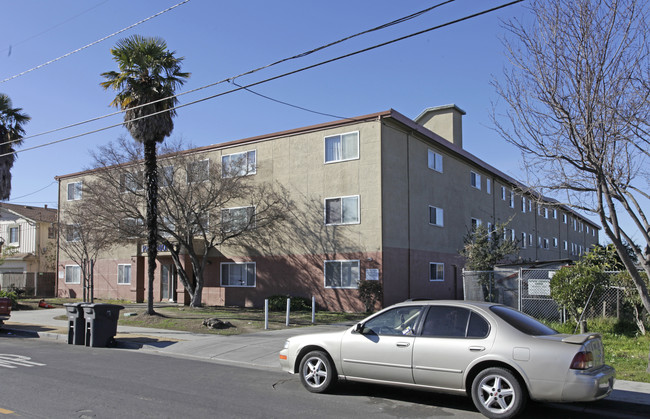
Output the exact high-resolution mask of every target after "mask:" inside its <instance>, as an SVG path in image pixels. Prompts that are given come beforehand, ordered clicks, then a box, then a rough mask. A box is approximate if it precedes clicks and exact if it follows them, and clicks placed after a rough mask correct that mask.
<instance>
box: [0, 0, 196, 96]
mask: <svg viewBox="0 0 650 419" xmlns="http://www.w3.org/2000/svg"><path fill="white" fill-rule="evenodd" d="M188 1H190V0H183V1H182V2H180V3H178V4H175V5H173V6H172V7H169V8H167V9H165V10H162V11H160V12H158V13H156V14H155V15H152V16H149V17H148V18H146V19H142V20H141V21H139V22H136V23H134V24H133V25H130V26H127V27H126V28H123V29H120V30H119V31H117V32H113V33H112V34H110V35H107V36H105V37H103V38H101V39H98V40H96V41H95V42H91V43H90V44H88V45H84V46H83V47H81V48H77V49H76V50H74V51H70V52H68V53H67V54H64V55H62V56H60V57H58V58H55V59H53V60H50V61H48V62H46V63H43V64H41V65H37V66H36V67H32V68H30V69H29V70H25V71H23V72H22V73H18V74H16V75H13V76H11V77H7V78H6V79H4V80H0V83H4V82H7V81H9V80H13V79H15V78H16V77H20V76H24V75H25V74H27V73H31V72H32V71H34V70H38V69H39V68H43V67H45V66H47V65H50V64H52V63H55V62H57V61H59V60H62V59H64V58H66V57H69V56H71V55H72V54H76V53H77V52H79V51H82V50H84V49H86V48H88V47H92V46H93V45H97V44H99V43H100V42H102V41H105V40H107V39H109V38H112V37H114V36H115V35H119V34H121V33H122V32H124V31H127V30H129V29H131V28H134V27H136V26H138V25H140V24H142V23H144V22H146V21H148V20H151V19H153V18H155V17H158V16H160V15H162V14H163V13H167V12H169V11H170V10H172V9H175V8H177V7H178V6H181V5H183V4H185V3H187V2H188Z"/></svg>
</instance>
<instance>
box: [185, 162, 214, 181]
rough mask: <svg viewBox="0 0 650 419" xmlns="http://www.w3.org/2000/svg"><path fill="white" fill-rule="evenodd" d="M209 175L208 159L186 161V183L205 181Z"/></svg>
mask: <svg viewBox="0 0 650 419" xmlns="http://www.w3.org/2000/svg"><path fill="white" fill-rule="evenodd" d="M209 176H210V160H199V161H195V162H191V163H188V165H187V183H199V182H205V181H207V180H208V178H209Z"/></svg>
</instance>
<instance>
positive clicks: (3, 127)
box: [0, 93, 31, 200]
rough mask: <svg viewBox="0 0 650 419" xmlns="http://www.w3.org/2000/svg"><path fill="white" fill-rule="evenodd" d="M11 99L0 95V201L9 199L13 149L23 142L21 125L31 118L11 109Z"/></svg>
mask: <svg viewBox="0 0 650 419" xmlns="http://www.w3.org/2000/svg"><path fill="white" fill-rule="evenodd" d="M11 106H12V105H11V99H9V96H7V95H5V94H4V93H0V199H1V200H5V199H9V195H11V168H12V167H13V166H14V162H15V161H16V155H15V154H14V152H15V151H16V150H15V148H14V147H16V146H19V145H20V144H21V143H22V142H23V140H22V138H23V135H24V134H25V130H24V129H23V124H25V123H27V122H28V121H29V120H30V119H31V118H30V117H29V116H28V115H27V114H24V113H22V112H21V111H22V109H21V108H12V107H11Z"/></svg>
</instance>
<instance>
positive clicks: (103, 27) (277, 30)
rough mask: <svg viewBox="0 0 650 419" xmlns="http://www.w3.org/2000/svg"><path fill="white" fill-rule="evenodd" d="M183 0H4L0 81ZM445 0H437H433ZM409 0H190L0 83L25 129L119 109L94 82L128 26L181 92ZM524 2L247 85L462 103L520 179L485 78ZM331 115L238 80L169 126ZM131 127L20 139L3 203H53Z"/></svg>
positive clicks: (406, 7)
mask: <svg viewBox="0 0 650 419" xmlns="http://www.w3.org/2000/svg"><path fill="white" fill-rule="evenodd" d="M180 1H181V0H156V1H153V0H139V1H133V0H85V1H81V0H76V1H72V0H58V1H56V2H54V1H45V0H41V1H37V0H21V1H8V0H4V1H2V2H0V11H1V13H2V16H3V24H2V25H0V80H4V79H6V78H8V77H11V76H13V75H16V74H19V73H21V72H23V71H25V70H28V69H31V68H33V67H35V66H38V65H40V64H43V63H45V62H47V61H49V60H52V59H54V58H57V57H60V56H62V55H64V54H67V53H69V52H71V51H73V50H76V49H77V48H80V47H82V46H84V45H87V44H90V43H92V42H94V41H96V40H98V39H101V38H103V37H105V36H107V35H109V34H112V33H114V32H116V31H118V30H120V29H122V28H125V27H127V26H129V25H132V24H133V23H135V22H138V21H140V20H142V19H145V18H147V17H149V16H152V15H154V14H156V13H158V12H160V11H162V10H164V9H166V8H168V7H171V6H173V5H175V4H177V3H179V2H180ZM441 1H442V0H440V2H441ZM437 2H438V1H436V2H432V1H422V0H409V1H400V2H396V1H387V0H356V1H350V0H346V1H339V0H328V1H326V2H324V1H321V2H315V1H305V0H279V1H273V2H271V1H264V0H249V1H246V2H243V1H221V0H190V1H189V2H188V3H185V4H183V5H181V6H179V7H177V8H175V9H174V10H172V11H170V12H167V13H165V14H163V15H161V16H158V17H156V18H154V19H151V20H150V21H148V22H146V23H143V24H141V25H139V26H137V27H136V28H133V29H130V30H128V31H125V32H123V33H121V34H120V35H117V36H115V37H112V38H110V39H108V40H105V41H103V42H101V43H98V44H96V45H94V46H91V47H89V48H86V49H84V50H82V51H80V52H78V53H75V54H72V55H70V56H69V57H67V58H64V59H61V60H59V61H57V62H54V63H52V64H50V65H47V66H45V67H42V68H40V69H37V70H34V71H31V72H29V73H27V74H25V75H23V76H20V77H17V78H14V79H12V80H8V81H5V82H2V83H0V92H2V93H5V94H8V95H9V97H10V98H11V99H12V100H13V104H14V106H15V107H21V108H23V109H24V111H25V112H26V113H28V114H29V115H30V116H31V117H32V121H31V122H30V123H28V124H27V125H26V131H27V134H26V135H27V136H30V135H34V134H38V133H41V132H45V131H49V130H52V129H56V128H59V127H63V126H66V125H69V124H73V123H76V122H80V121H85V120H88V119H90V118H95V117H98V116H102V115H105V114H108V113H111V112H113V111H114V109H113V108H110V107H109V103H110V102H111V100H112V98H113V97H114V93H113V92H111V91H104V90H103V89H102V88H101V87H100V86H99V83H100V82H101V81H102V78H101V77H100V73H102V72H104V71H108V70H113V69H116V65H115V63H114V62H113V61H112V58H111V55H110V52H109V50H110V48H111V47H112V46H113V45H114V44H115V42H116V41H117V40H118V39H120V38H124V37H127V36H130V35H133V34H140V35H144V36H159V37H162V38H163V39H165V40H166V41H167V44H168V46H169V48H170V49H171V50H174V51H176V53H177V56H183V57H185V61H184V65H183V69H184V70H185V71H189V72H191V73H192V77H191V78H190V79H189V81H188V82H187V83H186V85H185V86H184V87H183V88H182V90H181V92H182V91H188V90H191V89H194V88H197V87H201V86H204V85H207V84H210V83H214V82H216V81H219V80H222V79H226V78H229V77H232V76H234V75H237V74H240V73H243V72H245V71H248V70H251V69H254V68H257V67H260V66H263V65H266V64H269V63H271V62H274V61H276V60H279V59H282V58H285V57H288V56H292V55H295V54H297V53H300V52H303V51H306V50H309V49H312V48H315V47H318V46H320V45H323V44H326V43H329V42H332V41H334V40H337V39H340V38H344V37H346V36H349V35H351V34H355V33H357V32H361V31H362V30H365V29H369V28H371V27H374V26H377V25H380V24H383V23H386V22H389V21H391V20H394V19H396V18H399V17H403V16H406V15H408V14H410V13H413V12H416V11H419V10H422V9H425V8H427V7H429V6H431V5H433V4H435V3H437ZM504 3H507V0H502V1H492V0H457V1H455V2H453V3H451V4H450V5H446V6H442V7H441V8H439V9H436V10H434V11H432V12H429V13H427V14H425V15H423V16H421V17H419V18H417V19H414V20H412V21H409V22H407V23H403V24H401V25H397V26H395V27H392V28H389V29H386V30H382V31H379V32H375V33H373V34H369V35H365V36H362V37H359V38H356V39H354V40H351V41H349V42H345V43H343V44H341V45H338V46H336V47H333V48H330V49H327V50H326V51H322V52H319V53H316V54H313V55H311V56H308V57H305V58H302V59H299V60H293V61H291V62H287V63H284V64H281V65H278V66H275V67H273V68H271V69H268V70H265V71H261V72H258V73H256V74H254V75H249V76H245V77H241V78H239V79H237V82H238V83H240V84H245V83H252V82H256V81H259V80H262V79H265V78H268V77H272V76H275V75H278V74H281V73H284V72H287V71H292V70H295V69H297V68H300V67H303V66H308V65H311V64H314V63H317V62H320V61H323V60H326V59H330V58H333V57H336V56H339V55H343V54H346V53H349V52H352V51H356V50H358V49H362V48H365V47H368V46H371V45H374V44H378V43H380V42H384V41H388V40H390V39H393V38H397V37H400V36H403V35H407V34H410V33H413V32H417V31H419V30H422V29H425V28H429V27H432V26H435V25H439V24H442V23H445V22H447V21H450V20H453V19H457V18H460V17H463V16H466V15H469V14H472V13H475V12H478V11H481V10H484V9H488V8H491V7H494V6H497V5H500V4H504ZM525 13H526V12H525V9H524V7H523V6H522V4H517V5H514V6H510V7H507V8H505V9H502V10H500V11H497V12H494V13H491V14H489V15H486V16H480V17H477V18H474V19H472V20H469V21H465V22H461V23H458V24H454V25H452V26H449V27H446V28H443V29H440V30H436V31H433V32H429V33H427V34H424V35H420V36H417V37H415V38H411V39H409V40H405V41H402V42H399V43H396V44H393V45H389V46H386V47H383V48H380V49H377V50H374V51H371V52H368V53H364V54H362V55H358V56H355V57H351V58H347V59H343V60H340V61H338V62H335V63H332V64H327V65H324V66H321V67H318V68H316V69H312V70H308V71H304V72H301V73H299V74H296V75H293V76H289V77H286V78H283V79H281V80H277V81H273V82H269V83H265V84H263V85H260V86H257V87H255V90H256V91H258V92H259V93H261V94H264V95H267V96H270V97H273V98H275V99H278V100H281V101H285V102H289V103H292V104H294V105H297V106H301V107H305V108H309V109H312V110H314V111H318V112H323V113H328V114H333V115H339V116H342V117H351V116H358V115H365V114H369V113H374V112H379V111H383V110H387V109H390V108H393V109H395V110H397V111H399V112H400V113H402V114H404V115H406V116H408V117H410V118H415V117H416V116H417V115H418V114H419V113H420V112H421V111H422V110H423V109H425V108H427V107H431V106H438V105H445V104H450V103H454V104H456V105H457V106H459V107H460V108H462V109H463V110H465V111H466V112H467V115H465V117H464V120H463V128H464V136H463V141H464V147H465V149H467V150H468V151H469V152H471V153H473V154H475V155H476V156H478V157H479V158H481V159H483V160H484V161H486V162H487V163H489V164H491V165H493V166H495V167H497V168H499V169H500V170H502V171H503V172H505V173H507V174H509V175H511V176H513V177H515V178H518V179H521V180H524V181H525V177H524V175H523V172H522V170H521V169H520V165H521V158H520V155H519V152H518V151H517V150H516V149H515V148H514V147H512V146H510V145H508V144H507V143H506V142H505V141H504V140H503V139H501V138H500V137H499V136H498V135H497V134H496V133H495V132H494V131H493V130H492V129H491V122H490V119H489V111H490V109H491V106H492V105H491V104H492V102H494V101H496V100H497V95H496V93H495V90H494V88H493V87H492V86H491V84H490V81H491V80H492V78H493V77H499V76H500V75H501V73H502V68H503V66H504V59H505V58H504V53H503V47H502V45H501V41H500V36H501V35H502V33H503V29H502V28H501V25H500V19H509V18H511V17H521V16H523V15H525ZM230 88H232V86H231V85H227V84H222V85H218V86H215V87H212V88H208V89H205V90H202V91H199V92H196V93H191V94H187V95H185V96H182V97H181V98H180V101H181V104H183V103H188V102H190V101H193V100H197V99H200V98H203V97H206V96H210V95H214V94H217V93H220V92H223V91H225V90H229V89H230ZM333 119H336V118H331V117H326V116H322V115H317V114H314V113H309V112H306V111H303V110H298V109H295V108H291V107H287V106H285V105H281V104H278V103H275V102H272V101H269V100H267V99H264V98H261V97H259V96H255V95H253V94H251V93H248V92H244V91H242V92H236V93H233V94H228V95H225V96H221V97H219V98H216V99H212V100H208V101H205V102H202V103H199V104H196V105H192V106H188V107H186V108H183V109H180V110H179V112H178V116H177V118H176V119H175V129H174V132H173V133H172V138H176V137H182V138H183V139H184V140H185V141H187V142H190V143H192V144H194V145H196V146H202V145H208V144H215V143H220V142H224V141H230V140H236V139H240V138H246V137H251V136H255V135H261V134H266V133H271V132H276V131H282V130H287V129H292V128H298V127H302V126H307V125H312V124H317V123H322V122H327V121H330V120H333ZM121 120H122V116H121V115H116V116H112V117H109V118H106V119H103V120H101V121H97V122H94V123H91V124H87V125H84V126H81V127H76V128H73V129H69V130H65V131H61V132H57V133H53V134H48V135H44V136H40V137H35V138H31V139H30V138H28V139H26V140H25V143H24V145H23V146H22V149H25V148H27V147H31V146H35V145H39V144H43V143H47V142H51V141H56V140H59V139H62V138H66V137H69V136H71V135H75V134H79V133H83V132H87V131H92V130H95V129H99V128H102V127H105V126H108V125H112V124H117V123H119V122H120V121H121ZM119 135H128V134H127V133H126V130H124V129H123V128H121V127H119V128H113V129H110V130H106V131H102V132H99V133H96V134H91V135H87V136H84V137H81V138H77V139H73V140H70V141H66V142H62V143H58V144H55V145H51V146H47V147H43V148H39V149H36V150H31V151H24V152H20V153H19V154H18V160H17V162H16V164H15V166H14V168H13V172H12V174H13V185H12V193H11V199H10V201H9V202H12V203H16V204H28V205H38V206H41V205H44V204H47V205H48V206H49V207H56V206H57V185H56V184H55V183H54V177H55V176H57V175H64V174H69V173H74V172H78V171H81V170H85V169H87V168H89V167H90V165H91V158H90V155H89V151H91V150H93V149H96V148H97V147H98V146H101V145H105V144H107V143H109V142H110V141H112V140H115V139H116V138H117V137H118V136H119Z"/></svg>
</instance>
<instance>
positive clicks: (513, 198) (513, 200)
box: [510, 190, 515, 208]
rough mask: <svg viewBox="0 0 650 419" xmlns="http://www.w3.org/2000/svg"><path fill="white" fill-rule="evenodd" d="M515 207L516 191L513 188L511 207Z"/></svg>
mask: <svg viewBox="0 0 650 419" xmlns="http://www.w3.org/2000/svg"><path fill="white" fill-rule="evenodd" d="M514 207H515V192H514V191H512V190H511V191H510V208H514Z"/></svg>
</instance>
